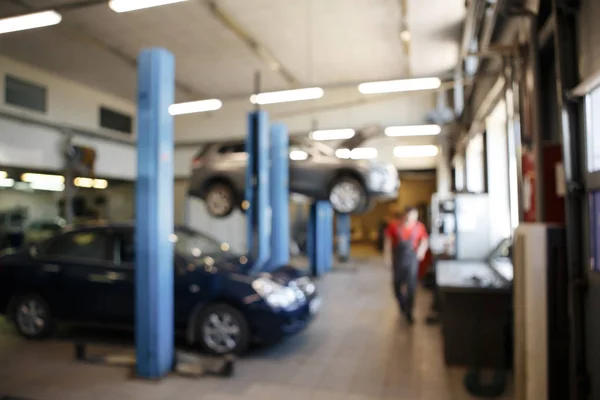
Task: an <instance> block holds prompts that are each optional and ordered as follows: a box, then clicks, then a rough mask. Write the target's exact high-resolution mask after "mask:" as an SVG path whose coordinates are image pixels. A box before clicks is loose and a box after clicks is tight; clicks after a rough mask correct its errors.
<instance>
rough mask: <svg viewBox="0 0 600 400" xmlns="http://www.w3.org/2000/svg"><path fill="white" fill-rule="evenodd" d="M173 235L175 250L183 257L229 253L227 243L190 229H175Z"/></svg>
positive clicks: (214, 255) (214, 256) (218, 255)
mask: <svg viewBox="0 0 600 400" xmlns="http://www.w3.org/2000/svg"><path fill="white" fill-rule="evenodd" d="M175 236H176V241H175V251H176V252H177V253H179V254H180V255H182V256H185V257H195V258H198V257H212V258H221V257H224V256H226V255H230V254H231V253H230V251H229V250H230V248H229V244H227V243H221V242H217V241H216V240H214V239H212V238H209V237H208V236H205V235H203V234H201V233H199V232H196V231H193V230H191V229H187V228H185V229H183V228H180V229H177V230H176V231H175Z"/></svg>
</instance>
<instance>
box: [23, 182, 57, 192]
mask: <svg viewBox="0 0 600 400" xmlns="http://www.w3.org/2000/svg"><path fill="white" fill-rule="evenodd" d="M29 187H30V188H31V189H33V190H46V191H49V192H62V191H63V190H65V184H64V183H58V182H52V181H34V182H30V183H29Z"/></svg>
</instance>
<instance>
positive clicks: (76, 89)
mask: <svg viewBox="0 0 600 400" xmlns="http://www.w3.org/2000/svg"><path fill="white" fill-rule="evenodd" d="M7 74H9V75H12V76H14V77H16V78H19V79H22V80H25V81H29V82H32V83H35V84H39V85H42V86H45V87H46V88H47V96H48V98H47V105H48V110H47V112H46V113H39V112H34V111H29V110H27V109H23V108H20V107H14V106H10V105H7V104H5V102H4V77H5V75H7ZM0 77H1V79H0V93H2V101H0V110H2V111H8V112H13V113H16V114H18V115H24V116H29V117H31V118H35V119H40V120H42V121H45V122H52V123H58V124H63V125H70V126H73V127H77V128H81V129H87V130H92V131H97V132H99V133H102V134H105V135H107V136H110V135H117V136H118V137H120V138H128V137H129V136H130V135H128V134H124V133H121V132H116V131H111V130H107V129H101V128H100V106H106V107H109V108H110V109H113V110H115V111H119V112H123V113H125V114H128V115H132V116H133V115H135V103H134V102H132V101H128V100H124V99H121V98H119V97H116V96H112V95H110V94H107V93H104V92H101V91H99V90H95V89H93V88H91V87H89V86H85V85H81V84H79V83H76V82H73V81H70V80H68V79H65V78H62V77H59V76H57V75H54V74H51V73H48V72H45V71H44V70H41V69H39V68H36V67H33V66H31V65H29V64H25V63H22V62H19V61H16V60H13V59H10V58H7V57H3V56H0Z"/></svg>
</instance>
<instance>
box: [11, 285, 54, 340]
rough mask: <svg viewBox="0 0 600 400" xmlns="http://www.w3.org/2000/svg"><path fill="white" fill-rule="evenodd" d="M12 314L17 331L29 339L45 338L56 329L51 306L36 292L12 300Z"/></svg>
mask: <svg viewBox="0 0 600 400" xmlns="http://www.w3.org/2000/svg"><path fill="white" fill-rule="evenodd" d="M11 314H12V315H11V316H12V320H13V322H14V324H15V327H16V328H17V331H18V332H19V333H20V334H21V335H22V336H24V337H25V338H27V339H34V340H39V339H44V338H46V337H48V336H50V335H51V334H52V332H53V331H54V320H53V317H52V312H51V311H50V307H48V303H46V301H45V300H44V299H42V298H41V297H40V296H38V295H36V294H27V295H23V296H18V297H16V298H15V299H14V300H13V301H12V302H11Z"/></svg>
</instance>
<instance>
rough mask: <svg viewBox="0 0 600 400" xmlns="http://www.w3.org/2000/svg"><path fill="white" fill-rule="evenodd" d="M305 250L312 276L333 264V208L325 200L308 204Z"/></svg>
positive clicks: (320, 273) (321, 273)
mask: <svg viewBox="0 0 600 400" xmlns="http://www.w3.org/2000/svg"><path fill="white" fill-rule="evenodd" d="M306 233H307V252H308V257H309V259H310V269H311V273H312V275H313V276H321V275H323V274H324V273H326V272H327V271H329V270H330V269H331V267H332V264H333V209H332V208H331V204H330V203H329V202H328V201H325V200H317V201H315V202H314V203H313V204H312V205H311V206H310V215H309V218H308V229H307V232H306Z"/></svg>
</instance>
